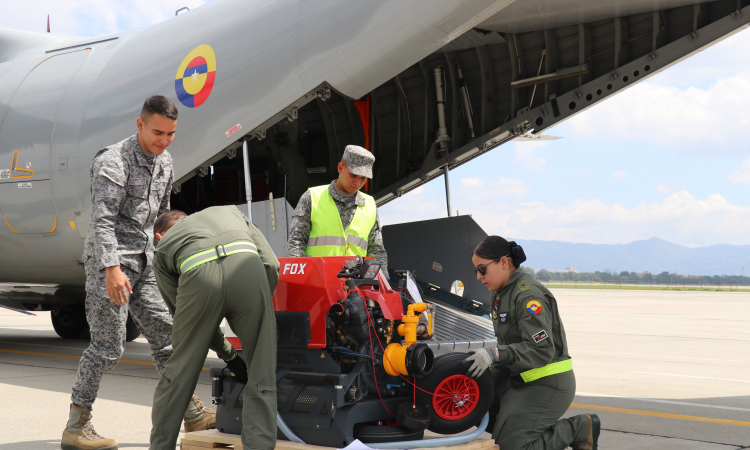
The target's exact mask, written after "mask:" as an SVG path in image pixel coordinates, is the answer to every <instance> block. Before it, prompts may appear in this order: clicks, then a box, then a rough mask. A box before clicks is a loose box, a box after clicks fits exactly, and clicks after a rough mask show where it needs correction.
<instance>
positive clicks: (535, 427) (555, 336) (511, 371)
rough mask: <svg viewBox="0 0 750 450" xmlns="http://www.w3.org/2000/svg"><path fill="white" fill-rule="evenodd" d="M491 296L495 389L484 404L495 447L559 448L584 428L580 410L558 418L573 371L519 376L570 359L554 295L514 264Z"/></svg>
mask: <svg viewBox="0 0 750 450" xmlns="http://www.w3.org/2000/svg"><path fill="white" fill-rule="evenodd" d="M492 300H493V309H492V324H493V326H494V328H495V335H496V336H497V343H498V346H497V349H498V353H499V359H498V360H497V361H496V362H495V363H494V364H493V365H492V366H490V371H491V373H492V376H493V378H494V379H495V393H496V397H495V401H494V402H493V404H492V406H491V407H490V424H492V423H494V428H493V429H492V430H493V431H492V437H493V439H495V442H496V443H497V444H498V445H499V446H500V449H501V450H542V449H544V450H562V449H564V448H567V447H568V446H569V445H572V444H573V443H574V442H575V443H578V442H580V441H582V440H583V439H584V438H585V436H586V432H587V430H588V417H587V416H586V415H585V414H582V415H578V416H574V417H570V418H567V419H562V420H558V419H560V417H561V416H562V415H563V414H564V413H565V411H567V410H568V407H570V404H571V403H572V401H573V397H574V395H575V391H576V380H575V375H574V374H573V371H572V370H569V371H567V372H563V373H559V374H556V375H549V376H546V377H543V378H540V379H538V380H535V381H530V382H528V383H526V382H524V381H523V379H522V377H521V376H520V374H522V373H524V372H526V371H528V370H531V369H536V368H540V367H544V366H546V365H548V364H550V363H555V362H558V361H565V360H568V359H570V356H569V355H568V344H567V342H566V339H565V329H564V328H563V324H562V321H561V320H560V313H559V312H558V310H557V301H556V300H555V297H554V296H553V295H552V293H551V292H550V291H549V290H547V288H545V287H544V286H542V284H541V283H539V282H538V281H537V280H535V279H534V277H532V276H531V275H528V274H526V273H525V272H524V271H523V270H521V269H516V271H515V272H514V273H513V275H512V276H511V277H510V280H508V283H507V284H506V285H505V286H503V287H502V288H501V289H500V290H499V291H496V292H493V294H492ZM488 429H490V428H489V426H488Z"/></svg>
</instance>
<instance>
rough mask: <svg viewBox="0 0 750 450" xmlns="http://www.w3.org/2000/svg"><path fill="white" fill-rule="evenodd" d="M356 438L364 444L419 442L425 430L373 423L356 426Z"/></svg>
mask: <svg viewBox="0 0 750 450" xmlns="http://www.w3.org/2000/svg"><path fill="white" fill-rule="evenodd" d="M354 438H355V439H359V440H360V441H362V442H364V443H373V444H374V443H380V442H400V441H418V440H420V439H422V438H424V430H421V431H414V430H412V429H410V428H406V427H405V426H403V425H375V424H373V423H372V422H368V423H358V424H356V425H354Z"/></svg>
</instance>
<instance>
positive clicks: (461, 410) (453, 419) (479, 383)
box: [417, 353, 495, 434]
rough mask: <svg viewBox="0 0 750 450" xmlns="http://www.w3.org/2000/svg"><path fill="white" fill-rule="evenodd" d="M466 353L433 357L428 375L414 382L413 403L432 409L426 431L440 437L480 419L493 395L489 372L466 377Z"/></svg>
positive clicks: (466, 427) (473, 424)
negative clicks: (475, 376)
mask: <svg viewBox="0 0 750 450" xmlns="http://www.w3.org/2000/svg"><path fill="white" fill-rule="evenodd" d="M467 356H468V355H467V354H466V353H447V354H445V355H440V356H438V357H437V358H435V363H434V365H433V368H432V372H430V374H429V375H427V376H426V377H423V378H419V379H417V386H419V387H420V388H421V389H424V390H425V391H427V392H430V393H432V394H428V393H427V392H424V391H422V390H419V389H418V390H417V402H418V403H420V404H422V405H428V406H430V407H431V408H432V411H433V414H432V420H431V421H430V424H429V426H428V427H427V429H428V430H430V431H433V432H435V433H440V434H455V433H460V432H462V431H466V430H468V429H469V428H471V427H473V426H475V425H476V424H478V423H479V421H480V420H482V417H484V415H485V413H487V411H488V410H489V409H490V405H491V404H492V398H493V396H494V395H495V383H494V382H493V381H492V376H491V375H490V371H489V370H487V371H485V372H484V373H483V374H482V376H480V377H479V378H476V379H474V378H470V377H469V376H468V375H466V371H467V370H468V369H469V366H470V364H468V363H467V364H464V363H463V360H464V359H466V357H467Z"/></svg>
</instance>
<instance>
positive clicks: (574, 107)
mask: <svg viewBox="0 0 750 450" xmlns="http://www.w3.org/2000/svg"><path fill="white" fill-rule="evenodd" d="M568 108H570V110H571V111H572V110H574V109H576V102H570V103H568Z"/></svg>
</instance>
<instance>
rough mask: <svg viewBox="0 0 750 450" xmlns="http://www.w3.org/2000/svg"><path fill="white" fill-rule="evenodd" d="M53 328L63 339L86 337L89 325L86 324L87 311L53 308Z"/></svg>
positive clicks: (51, 315) (74, 308)
mask: <svg viewBox="0 0 750 450" xmlns="http://www.w3.org/2000/svg"><path fill="white" fill-rule="evenodd" d="M50 318H51V319H52V328H54V329H55V333H57V335H58V336H60V337H61V338H63V339H78V338H82V337H85V335H86V332H87V331H88V328H89V325H88V323H87V322H86V310H85V309H83V308H76V307H70V308H68V307H61V308H53V309H52V311H51V314H50Z"/></svg>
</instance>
